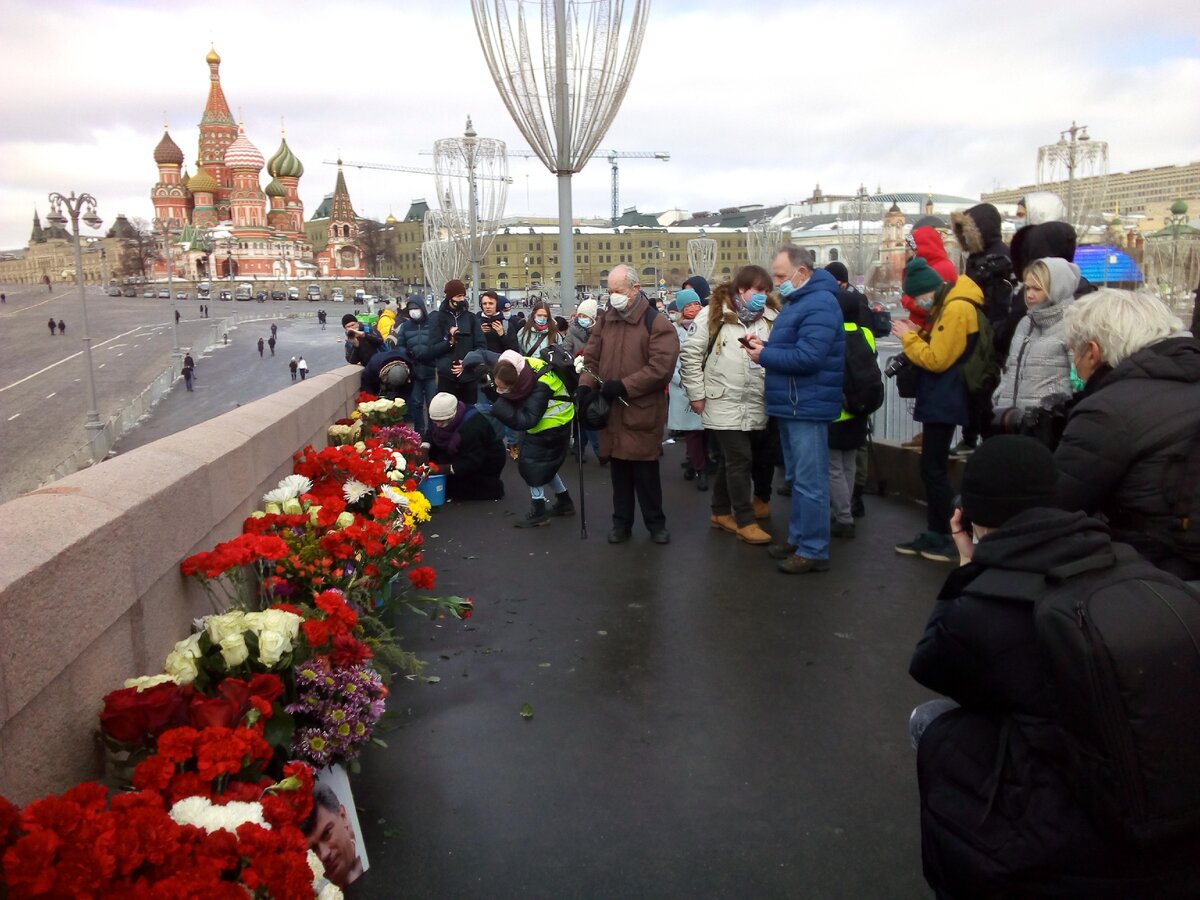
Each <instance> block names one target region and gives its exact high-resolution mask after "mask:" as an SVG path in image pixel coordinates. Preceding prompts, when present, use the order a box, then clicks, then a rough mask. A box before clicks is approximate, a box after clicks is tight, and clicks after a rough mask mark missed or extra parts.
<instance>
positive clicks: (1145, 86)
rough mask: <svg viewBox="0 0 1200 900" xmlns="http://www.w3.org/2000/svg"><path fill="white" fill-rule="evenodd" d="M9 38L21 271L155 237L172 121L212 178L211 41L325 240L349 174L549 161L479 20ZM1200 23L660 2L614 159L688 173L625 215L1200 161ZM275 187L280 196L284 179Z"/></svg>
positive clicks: (0, 58) (253, 25)
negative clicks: (54, 216) (321, 225)
mask: <svg viewBox="0 0 1200 900" xmlns="http://www.w3.org/2000/svg"><path fill="white" fill-rule="evenodd" d="M4 20H5V21H4V29H3V32H2V33H0V72H2V73H3V83H4V86H5V89H4V92H3V98H2V99H0V122H3V127H2V128H0V161H2V162H3V165H0V248H13V247H20V246H23V245H24V243H25V241H26V240H27V238H28V236H29V225H30V220H31V217H32V214H33V210H34V207H35V206H36V207H37V209H38V210H39V211H40V212H41V213H42V215H43V218H44V216H45V211H46V206H47V204H46V195H47V193H49V192H50V191H55V190H57V191H62V192H64V193H65V192H68V191H71V190H87V191H90V192H91V193H93V194H94V195H95V196H96V197H97V199H98V201H99V204H100V214H101V215H102V216H103V217H104V219H105V221H106V224H107V223H111V221H112V219H113V217H114V216H115V215H116V214H117V213H121V212H123V213H125V214H127V215H130V216H143V217H147V218H149V217H151V216H152V207H151V204H150V200H149V189H150V186H151V185H152V184H153V182H154V181H155V180H156V174H157V173H156V169H155V166H154V162H153V159H152V157H151V154H152V152H153V149H154V146H155V144H156V143H157V142H158V140H159V137H160V135H161V132H162V124H163V122H164V115H165V121H166V122H167V123H169V124H170V126H171V134H172V136H173V137H174V138H175V141H176V143H178V144H179V146H180V147H181V148H183V151H184V154H185V156H186V164H187V166H188V168H189V170H191V171H194V169H195V157H196V145H197V138H198V131H197V123H198V122H199V120H200V115H201V112H202V110H203V107H204V101H205V97H206V95H207V90H208V69H207V67H206V65H205V62H204V56H205V54H206V53H207V52H208V49H209V42H210V41H211V42H212V43H213V44H214V45H215V46H216V49H217V51H218V52H219V53H220V55H221V57H222V60H223V62H222V65H221V80H222V84H223V86H224V89H225V94H226V96H227V98H228V99H229V103H230V106H231V107H232V108H233V110H234V114H235V116H236V115H237V114H238V110H240V112H241V116H242V118H243V119H244V121H245V124H246V129H247V133H248V135H249V137H250V139H251V140H252V141H253V142H254V143H255V144H256V145H257V146H258V148H259V149H260V150H261V151H262V152H263V155H264V156H266V157H269V156H270V155H271V154H272V153H273V152H274V151H275V149H276V147H277V146H278V142H279V121H280V117H281V116H282V117H285V119H286V125H287V136H288V142H289V144H290V145H291V147H292V148H293V150H294V151H295V152H296V154H297V155H298V156H299V157H300V158H301V160H302V161H303V162H304V165H305V168H306V174H305V176H304V178H303V179H301V182H300V193H301V198H302V199H303V201H304V204H305V210H306V215H310V214H311V211H312V210H313V209H314V208H315V207H316V205H317V204H318V203H319V202H320V200H321V197H322V196H323V195H324V194H325V193H327V192H329V191H331V190H332V187H333V181H334V177H335V170H334V168H333V167H332V166H325V165H322V164H321V163H322V160H327V159H334V158H336V157H337V155H338V153H339V152H340V153H341V154H342V155H343V156H344V157H345V158H346V159H353V160H366V161H371V162H388V163H394V164H399V165H416V166H422V165H430V164H431V163H430V160H429V158H428V157H422V156H420V155H419V154H420V152H421V151H423V150H428V149H429V148H430V146H431V144H432V142H433V141H434V140H435V139H436V138H440V137H452V136H455V135H458V134H461V132H462V128H463V124H464V121H465V118H466V116H467V114H468V113H469V114H471V115H472V117H473V118H474V123H475V127H476V130H477V131H478V132H479V133H480V134H481V135H484V136H488V137H496V138H500V139H503V140H505V141H507V142H508V145H509V149H510V150H511V151H514V152H516V151H523V152H527V151H528V147H527V146H526V145H525V143H524V141H523V139H522V138H521V137H520V135H519V133H518V132H517V130H516V127H515V126H514V125H513V123H512V121H511V119H510V117H509V115H508V112H507V110H506V109H505V108H504V106H503V104H502V102H501V100H500V96H499V94H498V93H497V91H496V89H495V86H494V85H493V84H492V81H491V78H490V76H489V74H488V71H487V68H486V66H485V64H484V62H483V60H482V58H481V56H480V52H479V41H478V38H477V36H476V33H475V28H474V20H473V18H472V16H471V11H470V5H469V3H468V2H467V0H439V2H426V0H394V2H378V3H371V2H360V0H341V2H337V3H331V2H328V0H322V2H311V0H288V2H286V3H284V2H264V0H256V2H248V3H240V4H236V5H232V6H230V5H226V6H219V5H218V6H214V5H213V4H212V3H211V2H206V3H194V2H188V0H182V2H173V3H170V4H165V3H159V2H137V0H125V2H117V0H109V2H103V0H55V2H52V3H47V2H45V0H6V2H5V3H4ZM1198 96H1200V3H1197V2H1195V0H1149V2H1143V3H1140V4H1131V3H1129V2H1128V0H1121V2H1116V0H1091V2H1089V3H1087V4H1075V3H1068V2H1057V0H1053V2H1045V0H1040V2H1033V0H1006V2H1004V3H987V4H983V3H961V2H942V0H922V2H920V3H913V2H907V0H892V2H887V3H883V2H858V0H841V2H803V0H801V2H790V3H786V4H785V3H782V2H761V0H741V2H737V3H733V2H729V0H711V2H710V0H699V2H684V0H656V2H655V4H654V6H653V8H652V10H651V14H650V24H649V27H648V32H647V35H646V40H645V44H644V47H643V50H642V55H641V60H640V63H639V65H638V68H637V71H636V73H635V75H634V79H633V83H632V86H631V88H630V90H629V93H628V95H627V96H626V98H625V102H624V105H623V106H622V108H621V110H620V112H619V113H618V115H617V118H616V120H615V122H614V123H613V126H612V127H611V129H610V130H609V133H608V136H607V137H606V138H605V139H604V141H603V143H602V146H605V147H612V148H616V149H619V150H666V151H669V152H670V154H671V161H670V162H669V163H662V162H656V161H637V160H630V161H628V162H626V163H625V164H624V165H623V166H622V167H621V205H622V207H625V206H632V205H635V204H636V205H637V206H638V207H639V208H640V209H641V210H643V211H659V210H662V209H667V208H671V207H682V208H684V209H689V210H693V211H695V210H701V209H715V208H717V207H720V206H731V205H736V204H742V203H756V202H757V203H765V204H769V203H772V202H780V201H784V200H797V199H803V198H805V197H807V196H809V194H810V193H811V191H812V188H813V185H814V184H816V183H817V182H819V183H820V185H821V187H822V189H823V190H825V191H826V192H827V193H834V192H839V193H841V192H846V193H848V192H852V191H853V190H854V189H855V188H856V187H857V186H858V185H859V183H860V182H861V183H865V184H866V185H867V187H868V189H869V190H872V191H873V190H874V189H875V188H876V186H882V187H883V189H884V190H885V191H927V190H933V191H936V192H941V193H948V194H960V195H963V196H968V197H971V196H978V194H979V193H980V191H985V190H990V189H992V188H994V187H996V186H1015V185H1018V184H1025V183H1029V182H1031V181H1033V179H1034V176H1035V167H1036V156H1037V147H1038V145H1039V144H1043V143H1050V142H1052V141H1053V140H1056V139H1057V137H1058V133H1059V132H1060V131H1061V130H1062V129H1064V128H1066V127H1067V126H1069V125H1070V124H1071V121H1072V120H1073V119H1074V120H1076V121H1078V122H1079V123H1080V124H1087V125H1088V126H1090V133H1091V135H1092V137H1093V138H1094V139H1099V140H1106V141H1108V143H1109V148H1110V149H1109V153H1110V169H1111V170H1112V171H1123V170H1127V169H1133V168H1141V167H1144V166H1156V165H1165V164H1173V163H1186V162H1191V161H1193V160H1196V159H1200V116H1198V115H1197V113H1196V97H1198ZM510 171H511V174H512V175H513V178H514V183H513V185H512V187H511V189H510V194H509V200H508V207H507V210H508V213H509V214H518V215H519V214H524V213H526V212H532V213H533V214H535V215H538V214H540V215H550V214H553V213H554V211H555V210H556V208H557V207H556V200H555V183H554V178H553V176H551V175H550V174H549V173H548V172H547V171H546V169H545V167H543V166H542V165H541V164H540V163H539V162H537V161H536V160H525V159H513V160H512V161H511V165H510ZM346 177H347V183H348V184H349V187H350V193H351V197H352V199H353V201H354V204H355V208H356V209H357V211H358V212H359V213H360V214H365V215H370V216H373V217H377V218H383V217H385V216H387V214H388V213H389V211H391V212H394V213H395V214H396V215H397V216H402V215H403V214H404V212H405V210H406V209H407V208H408V205H409V202H410V201H411V200H412V199H414V198H419V197H428V198H429V199H430V200H432V199H433V193H434V191H433V179H432V177H431V176H422V175H410V174H393V173H383V172H367V171H359V170H355V169H348V170H347V173H346ZM264 184H265V178H264ZM608 209H609V169H608V166H607V164H606V163H604V162H603V161H598V162H593V163H592V164H591V165H589V166H588V168H587V169H585V170H584V172H583V173H581V174H580V175H579V176H577V177H576V179H575V213H576V215H577V216H590V215H596V216H604V215H607V213H608Z"/></svg>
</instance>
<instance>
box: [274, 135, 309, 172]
mask: <svg viewBox="0 0 1200 900" xmlns="http://www.w3.org/2000/svg"><path fill="white" fill-rule="evenodd" d="M267 171H268V172H269V173H270V174H271V176H272V177H273V178H299V177H300V176H301V175H303V174H304V163H302V162H300V159H299V158H298V157H297V156H296V154H295V153H293V152H292V148H291V147H289V146H288V142H287V138H282V139H281V140H280V141H279V149H278V150H276V151H275V155H274V156H272V157H271V159H270V161H268V162H267Z"/></svg>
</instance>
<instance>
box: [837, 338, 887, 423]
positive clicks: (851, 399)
mask: <svg viewBox="0 0 1200 900" xmlns="http://www.w3.org/2000/svg"><path fill="white" fill-rule="evenodd" d="M881 406H883V373H882V372H880V371H879V360H878V359H876V357H875V349H874V348H873V347H872V346H871V343H870V341H868V340H867V336H866V334H865V333H864V332H863V330H862V328H861V327H860V326H857V325H854V326H849V327H847V328H846V362H845V365H844V369H843V375H842V408H843V409H844V410H846V412H848V413H850V415H852V416H867V415H870V414H871V413H873V412H875V410H877V409H879V407H881Z"/></svg>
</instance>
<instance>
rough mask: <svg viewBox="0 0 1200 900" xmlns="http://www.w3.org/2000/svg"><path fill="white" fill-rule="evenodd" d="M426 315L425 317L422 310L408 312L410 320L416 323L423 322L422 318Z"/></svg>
mask: <svg viewBox="0 0 1200 900" xmlns="http://www.w3.org/2000/svg"><path fill="white" fill-rule="evenodd" d="M424 315H425V313H423V312H421V310H419V309H410V310H409V311H408V317H409V318H410V319H412V320H413V321H414V322H419V321H421V317H422V316H424Z"/></svg>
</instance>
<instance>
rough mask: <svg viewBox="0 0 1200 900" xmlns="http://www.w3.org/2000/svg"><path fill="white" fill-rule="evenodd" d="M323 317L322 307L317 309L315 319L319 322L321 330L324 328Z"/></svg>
mask: <svg viewBox="0 0 1200 900" xmlns="http://www.w3.org/2000/svg"><path fill="white" fill-rule="evenodd" d="M325 318H326V316H325V310H323V309H318V310H317V321H318V322H320V323H321V330H322V331H324V330H325Z"/></svg>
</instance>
